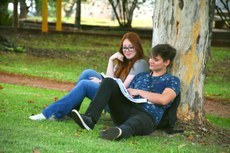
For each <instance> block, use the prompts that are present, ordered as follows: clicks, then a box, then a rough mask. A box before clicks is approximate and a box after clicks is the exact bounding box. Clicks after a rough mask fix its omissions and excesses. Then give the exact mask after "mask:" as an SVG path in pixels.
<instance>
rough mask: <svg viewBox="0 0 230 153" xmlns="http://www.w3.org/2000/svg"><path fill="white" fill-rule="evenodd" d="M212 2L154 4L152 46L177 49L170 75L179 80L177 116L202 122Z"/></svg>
mask: <svg viewBox="0 0 230 153" xmlns="http://www.w3.org/2000/svg"><path fill="white" fill-rule="evenodd" d="M214 4H215V0H209V1H206V0H195V1H187V0H172V1H160V0H156V1H155V3H154V12H153V39H152V46H155V45H157V44H160V43H168V44H170V45H172V46H174V47H175V48H176V49H177V56H176V58H175V60H174V65H173V67H172V73H173V74H174V75H176V76H178V77H179V78H180V80H181V96H182V97H181V105H180V108H179V112H178V113H179V116H180V117H181V118H183V119H184V120H191V119H192V120H194V121H198V122H199V123H202V121H203V119H204V79H205V65H206V62H207V60H208V57H209V52H210V44H211V35H212V21H213V14H214Z"/></svg>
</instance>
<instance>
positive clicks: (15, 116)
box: [0, 34, 230, 153]
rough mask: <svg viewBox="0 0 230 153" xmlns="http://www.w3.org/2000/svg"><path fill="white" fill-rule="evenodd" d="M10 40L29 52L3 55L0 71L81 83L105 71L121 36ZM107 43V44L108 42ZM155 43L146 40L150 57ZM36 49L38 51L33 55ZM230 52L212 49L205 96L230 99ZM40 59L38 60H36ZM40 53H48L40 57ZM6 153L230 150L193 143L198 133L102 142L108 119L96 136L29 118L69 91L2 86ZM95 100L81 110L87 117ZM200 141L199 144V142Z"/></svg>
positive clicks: (229, 123)
mask: <svg viewBox="0 0 230 153" xmlns="http://www.w3.org/2000/svg"><path fill="white" fill-rule="evenodd" d="M7 36H8V38H9V39H10V40H12V41H14V42H16V43H17V44H19V46H21V47H23V48H25V50H26V53H20V54H19V53H14V52H0V72H9V73H16V74H24V75H28V76H40V77H43V78H47V79H55V80H60V81H68V82H76V80H77V78H78V76H79V75H80V73H81V72H82V71H83V70H84V69H86V68H92V69H95V70H97V71H98V72H105V69H106V65H107V59H108V57H109V56H110V55H111V54H112V53H114V52H115V51H116V50H117V49H118V48H117V47H116V46H118V45H119V43H120V42H119V41H120V38H118V37H107V36H102V37H99V38H98V37H96V36H90V35H89V36H85V35H82V36H79V35H78V36H77V35H72V34H71V35H61V34H51V35H46V34H38V35H30V34H27V35H23V34H8V35H7ZM104 40H106V41H104ZM150 44H151V40H148V39H143V48H144V50H145V53H146V55H148V52H149V48H150ZM31 50H33V52H31ZM229 51H230V48H214V47H212V48H211V53H212V57H211V59H210V60H209V62H208V64H207V71H206V74H207V77H206V80H205V96H206V97H210V98H214V99H218V100H226V101H228V102H229V99H230V83H229V74H230V73H229V65H230V54H229ZM32 54H33V55H34V54H36V56H33V55H32ZM39 54H43V55H42V56H39V57H38V55H39ZM0 85H1V86H0V87H1V88H0V89H1V90H0V95H1V96H0V105H1V108H0V121H1V125H0V141H1V142H0V152H32V150H33V149H36V148H37V149H38V150H39V151H40V152H116V153H117V152H186V153H187V152H192V153H194V152H213V153H214V152H229V149H230V148H229V145H228V146H227V147H222V146H221V145H218V143H216V142H215V139H216V137H215V135H211V136H210V137H209V138H207V140H208V142H207V143H206V142H199V141H195V140H191V137H190V136H191V135H192V136H193V137H198V138H199V135H196V133H193V132H191V131H186V132H185V133H184V134H182V135H173V136H169V135H166V134H164V133H162V132H155V133H153V134H152V135H150V136H146V137H132V138H130V139H128V140H122V141H120V142H109V141H104V140H102V139H100V138H99V132H100V130H101V129H103V127H104V126H108V125H110V124H111V122H110V121H109V117H108V116H103V117H102V119H101V121H100V122H99V123H98V125H97V126H96V128H95V130H93V131H89V132H88V131H84V130H81V129H80V128H79V127H78V126H76V125H75V124H74V122H73V121H71V120H68V121H63V122H51V121H44V122H34V121H30V120H29V119H28V117H29V116H30V115H31V114H32V113H39V112H40V111H41V110H42V109H43V108H44V107H45V106H46V105H48V104H50V103H51V102H52V101H53V100H54V98H55V97H59V98H60V97H62V96H63V95H65V94H66V92H61V91H55V90H46V89H40V88H32V87H26V86H17V85H9V84H4V83H0ZM88 103H89V101H88V100H87V99H86V100H85V101H84V104H83V106H82V107H83V108H82V109H81V111H82V112H84V110H85V108H86V107H87V106H88ZM207 118H208V119H209V120H210V121H211V122H212V123H214V124H216V125H218V126H220V127H221V128H225V129H229V128H230V119H229V118H224V117H223V118H222V117H221V118H220V117H217V116H213V115H210V114H207ZM196 140H197V139H196Z"/></svg>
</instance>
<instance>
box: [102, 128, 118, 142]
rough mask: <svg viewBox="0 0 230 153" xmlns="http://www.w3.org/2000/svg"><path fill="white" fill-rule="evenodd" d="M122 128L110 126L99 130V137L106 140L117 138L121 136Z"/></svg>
mask: <svg viewBox="0 0 230 153" xmlns="http://www.w3.org/2000/svg"><path fill="white" fill-rule="evenodd" d="M121 134H122V130H121V129H120V128H118V127H112V128H109V129H107V130H103V131H101V138H102V139H107V140H117V139H118V138H120V137H121Z"/></svg>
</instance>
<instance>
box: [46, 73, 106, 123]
mask: <svg viewBox="0 0 230 153" xmlns="http://www.w3.org/2000/svg"><path fill="white" fill-rule="evenodd" d="M90 77H97V78H99V79H102V78H101V75H100V74H99V73H97V72H96V71H94V70H91V69H86V70H84V71H83V72H82V73H81V75H80V78H79V80H78V82H77V84H76V85H75V87H74V88H73V89H72V90H71V91H70V92H69V93H68V94H67V95H65V96H64V97H63V98H61V99H60V100H58V101H56V102H53V103H52V104H50V105H49V106H47V107H46V108H45V109H44V110H43V111H42V113H43V115H44V116H45V117H46V118H50V117H51V116H54V117H56V118H57V119H60V118H62V117H63V116H65V115H67V114H68V113H70V111H71V110H72V109H73V108H76V107H77V108H78V109H79V108H80V106H81V103H82V101H83V100H84V98H85V97H87V98H89V99H90V100H92V99H93V98H94V96H95V94H96V92H97V90H98V88H99V84H98V83H94V82H92V81H90V80H89V78H90Z"/></svg>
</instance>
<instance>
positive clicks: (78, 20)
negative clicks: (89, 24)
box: [75, 0, 81, 29]
mask: <svg viewBox="0 0 230 153" xmlns="http://www.w3.org/2000/svg"><path fill="white" fill-rule="evenodd" d="M76 4H77V5H76V6H77V7H76V15H75V26H76V27H77V28H79V29H80V28H81V0H77V2H76Z"/></svg>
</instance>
